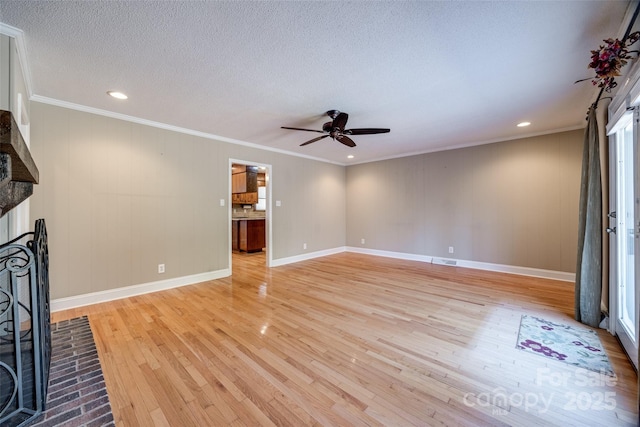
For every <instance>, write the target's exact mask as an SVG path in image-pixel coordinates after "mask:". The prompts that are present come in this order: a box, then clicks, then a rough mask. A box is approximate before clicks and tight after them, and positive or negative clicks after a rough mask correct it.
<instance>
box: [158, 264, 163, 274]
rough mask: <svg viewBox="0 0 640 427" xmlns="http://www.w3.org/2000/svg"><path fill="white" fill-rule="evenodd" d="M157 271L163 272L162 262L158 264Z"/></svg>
mask: <svg viewBox="0 0 640 427" xmlns="http://www.w3.org/2000/svg"><path fill="white" fill-rule="evenodd" d="M158 273H160V274H162V273H164V264H158Z"/></svg>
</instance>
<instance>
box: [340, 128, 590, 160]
mask: <svg viewBox="0 0 640 427" xmlns="http://www.w3.org/2000/svg"><path fill="white" fill-rule="evenodd" d="M584 128H585V125H576V126H570V127H566V128H559V129H550V130H546V131H541V132H532V133H527V134H523V135H518V136H510V137H505V138H494V139H488V140H484V141H476V142H464V143H461V144H457V145H452V146H448V147H434V148H429V149H427V150H420V151H412V152H410V153H401V154H394V155H391V156H387V157H380V158H377V159H371V160H364V161H362V162H352V163H347V164H346V166H354V165H360V164H366V163H373V162H381V161H384V160H393V159H400V158H402V157H411V156H421V155H423V154H430V153H440V152H443V151H449V150H458V149H460V148H470V147H476V146H479V145H488V144H495V143H497V142H509V141H519V140H521V139H526V138H533V137H536V136H544V135H552V134H556V133H562V132H571V131H573V130H579V129H584Z"/></svg>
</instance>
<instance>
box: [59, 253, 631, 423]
mask: <svg viewBox="0 0 640 427" xmlns="http://www.w3.org/2000/svg"><path fill="white" fill-rule="evenodd" d="M85 314H86V315H88V316H89V319H90V323H91V327H92V330H93V333H94V336H95V339H96V344H97V347H98V352H99V356H100V360H101V362H102V366H103V368H104V375H105V381H106V384H107V390H108V392H109V397H110V400H111V405H112V407H113V413H114V418H115V420H116V424H117V425H118V426H167V425H170V426H225V425H246V426H261V425H290V426H303V425H326V426H329V425H334V426H346V425H372V426H376V425H384V426H401V425H421V426H426V425H464V426H480V425H516V426H531V425H545V426H550V425H557V426H571V425H575V426H618V425H636V422H637V420H638V409H637V403H636V394H637V390H636V387H637V385H636V384H637V382H636V381H637V377H636V374H635V372H634V371H633V370H632V368H631V365H630V363H629V362H628V360H627V359H626V358H625V356H624V354H623V353H622V352H621V350H620V348H619V346H618V344H617V342H616V340H615V339H614V338H613V337H611V336H610V335H609V334H608V333H606V332H603V331H600V332H599V335H600V338H601V340H602V343H603V345H604V346H605V349H606V352H607V354H608V355H609V358H610V360H611V363H612V365H613V369H614V371H615V372H616V375H617V377H616V378H615V379H614V380H611V379H609V377H606V376H604V375H599V374H593V375H586V373H585V372H581V371H578V370H576V369H575V368H574V367H572V366H570V365H567V364H565V363H561V362H555V361H548V360H547V359H546V358H544V357H542V356H538V355H533V354H528V353H526V352H524V351H521V350H517V349H516V348H515V344H516V339H517V336H518V327H519V323H520V317H521V315H523V314H530V315H537V316H541V317H544V318H547V319H549V320H557V321H560V322H563V323H568V324H576V322H575V321H574V320H573V285H572V284H571V283H566V282H558V281H553V280H546V279H536V278H530V277H523V276H516V275H509V274H499V273H492V272H485V271H479V270H471V269H463V268H455V267H448V266H437V265H431V264H425V263H420V262H411V261H402V260H394V259H388V258H382V257H373V256H366V255H359V254H352V253H344V254H338V255H332V256H327V257H323V258H318V259H315V260H310V261H305V262H300V263H296V264H291V265H287V266H282V267H277V268H273V269H267V268H265V267H264V255H263V254H259V255H240V254H234V256H233V275H232V277H229V278H226V279H221V280H216V281H211V282H205V283H201V284H197V285H192V286H186V287H182V288H178V289H172V290H168V291H163V292H157V293H153V294H147V295H141V296H137V297H133V298H127V299H123V300H118V301H113V302H109V303H104V304H97V305H93V306H88V307H83V308H79V309H73V310H67V311H63V312H57V313H54V314H53V316H52V320H53V321H54V322H55V321H59V320H63V319H67V318H73V317H77V316H80V315H85Z"/></svg>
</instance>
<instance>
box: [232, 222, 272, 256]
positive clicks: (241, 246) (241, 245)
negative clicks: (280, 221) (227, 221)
mask: <svg viewBox="0 0 640 427" xmlns="http://www.w3.org/2000/svg"><path fill="white" fill-rule="evenodd" d="M231 240H232V242H231V248H232V249H233V250H238V251H243V252H260V251H262V248H264V247H265V242H266V239H265V220H264V219H237V220H233V221H231Z"/></svg>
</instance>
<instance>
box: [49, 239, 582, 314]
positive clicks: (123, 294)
mask: <svg viewBox="0 0 640 427" xmlns="http://www.w3.org/2000/svg"><path fill="white" fill-rule="evenodd" d="M342 252H354V253H359V254H365V255H374V256H382V257H387V258H397V259H403V260H407V261H419V262H426V263H430V264H431V263H433V264H441V265H455V266H457V267H464V268H475V269H478V270H488V271H497V272H501V273H510V274H520V275H522V276H532V277H541V278H545V279H554V280H562V281H566V282H574V281H575V274H573V273H567V272H563V271H553V270H543V269H539V268H530V267H518V266H512V265H503V264H492V263H487V262H477V261H467V260H459V259H452V258H441V257H432V256H429V255H417V254H410V253H404V252H392V251H382V250H377V249H365V248H358V247H354V246H341V247H337V248H332V249H326V250H322V251H315V252H309V253H306V254H302V255H295V256H292V257H287V258H279V259H275V260H273V261H272V263H271V267H279V266H282V265H286V264H292V263H295V262H300V261H306V260H310V259H314V258H320V257H323V256H327V255H334V254H339V253H342ZM230 275H231V270H230V269H228V268H226V269H223V270H217V271H210V272H207V273H200V274H193V275H191V276H184V277H176V278H174V279H167V280H160V281H157V282H149V283H143V284H139V285H133V286H126V287H124V288H117V289H110V290H107V291H100V292H92V293H89V294H83V295H76V296H72V297H67V298H57V299H54V300H52V301H51V311H52V312H54V311H60V310H67V309H70V308H76V307H82V306H85V305H90V304H97V303H101V302H107V301H113V300H117V299H122V298H127V297H132V296H135V295H142V294H147V293H150V292H157V291H163V290H166V289H171V288H178V287H181V286H187V285H193V284H195V283H201V282H206V281H209V280H216V279H221V278H223V277H228V276H230Z"/></svg>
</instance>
